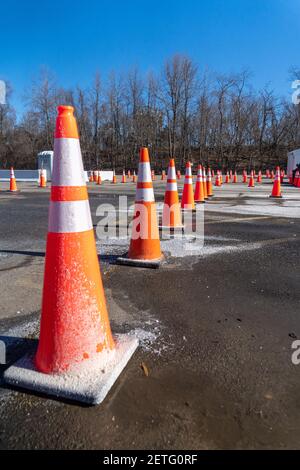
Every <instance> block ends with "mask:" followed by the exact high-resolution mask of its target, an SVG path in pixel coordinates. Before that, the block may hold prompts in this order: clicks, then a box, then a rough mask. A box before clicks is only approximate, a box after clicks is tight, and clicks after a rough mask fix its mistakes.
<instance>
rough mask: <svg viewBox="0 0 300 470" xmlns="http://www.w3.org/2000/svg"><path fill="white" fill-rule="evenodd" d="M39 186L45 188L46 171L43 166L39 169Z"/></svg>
mask: <svg viewBox="0 0 300 470" xmlns="http://www.w3.org/2000/svg"><path fill="white" fill-rule="evenodd" d="M39 186H40V188H46V187H47V171H46V170H44V169H43V168H42V169H41V170H40V184H39Z"/></svg>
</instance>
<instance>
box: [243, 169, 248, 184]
mask: <svg viewBox="0 0 300 470" xmlns="http://www.w3.org/2000/svg"><path fill="white" fill-rule="evenodd" d="M243 183H248V175H247V171H246V170H243Z"/></svg>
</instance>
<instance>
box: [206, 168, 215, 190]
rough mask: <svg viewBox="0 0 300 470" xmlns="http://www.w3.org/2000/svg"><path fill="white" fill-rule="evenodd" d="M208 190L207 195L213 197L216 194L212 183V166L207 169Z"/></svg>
mask: <svg viewBox="0 0 300 470" xmlns="http://www.w3.org/2000/svg"><path fill="white" fill-rule="evenodd" d="M206 192H207V197H212V196H213V195H214V192H213V185H212V174H211V169H210V168H208V169H207V182H206Z"/></svg>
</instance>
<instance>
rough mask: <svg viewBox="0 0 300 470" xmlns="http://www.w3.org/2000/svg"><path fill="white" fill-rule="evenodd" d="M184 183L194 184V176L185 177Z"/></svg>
mask: <svg viewBox="0 0 300 470" xmlns="http://www.w3.org/2000/svg"><path fill="white" fill-rule="evenodd" d="M184 184H193V180H192V178H185V179H184Z"/></svg>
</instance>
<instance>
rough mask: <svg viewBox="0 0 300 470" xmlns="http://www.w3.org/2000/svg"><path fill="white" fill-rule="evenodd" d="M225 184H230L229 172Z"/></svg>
mask: <svg viewBox="0 0 300 470" xmlns="http://www.w3.org/2000/svg"><path fill="white" fill-rule="evenodd" d="M225 183H230V180H229V172H228V171H227V172H226V177H225Z"/></svg>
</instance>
